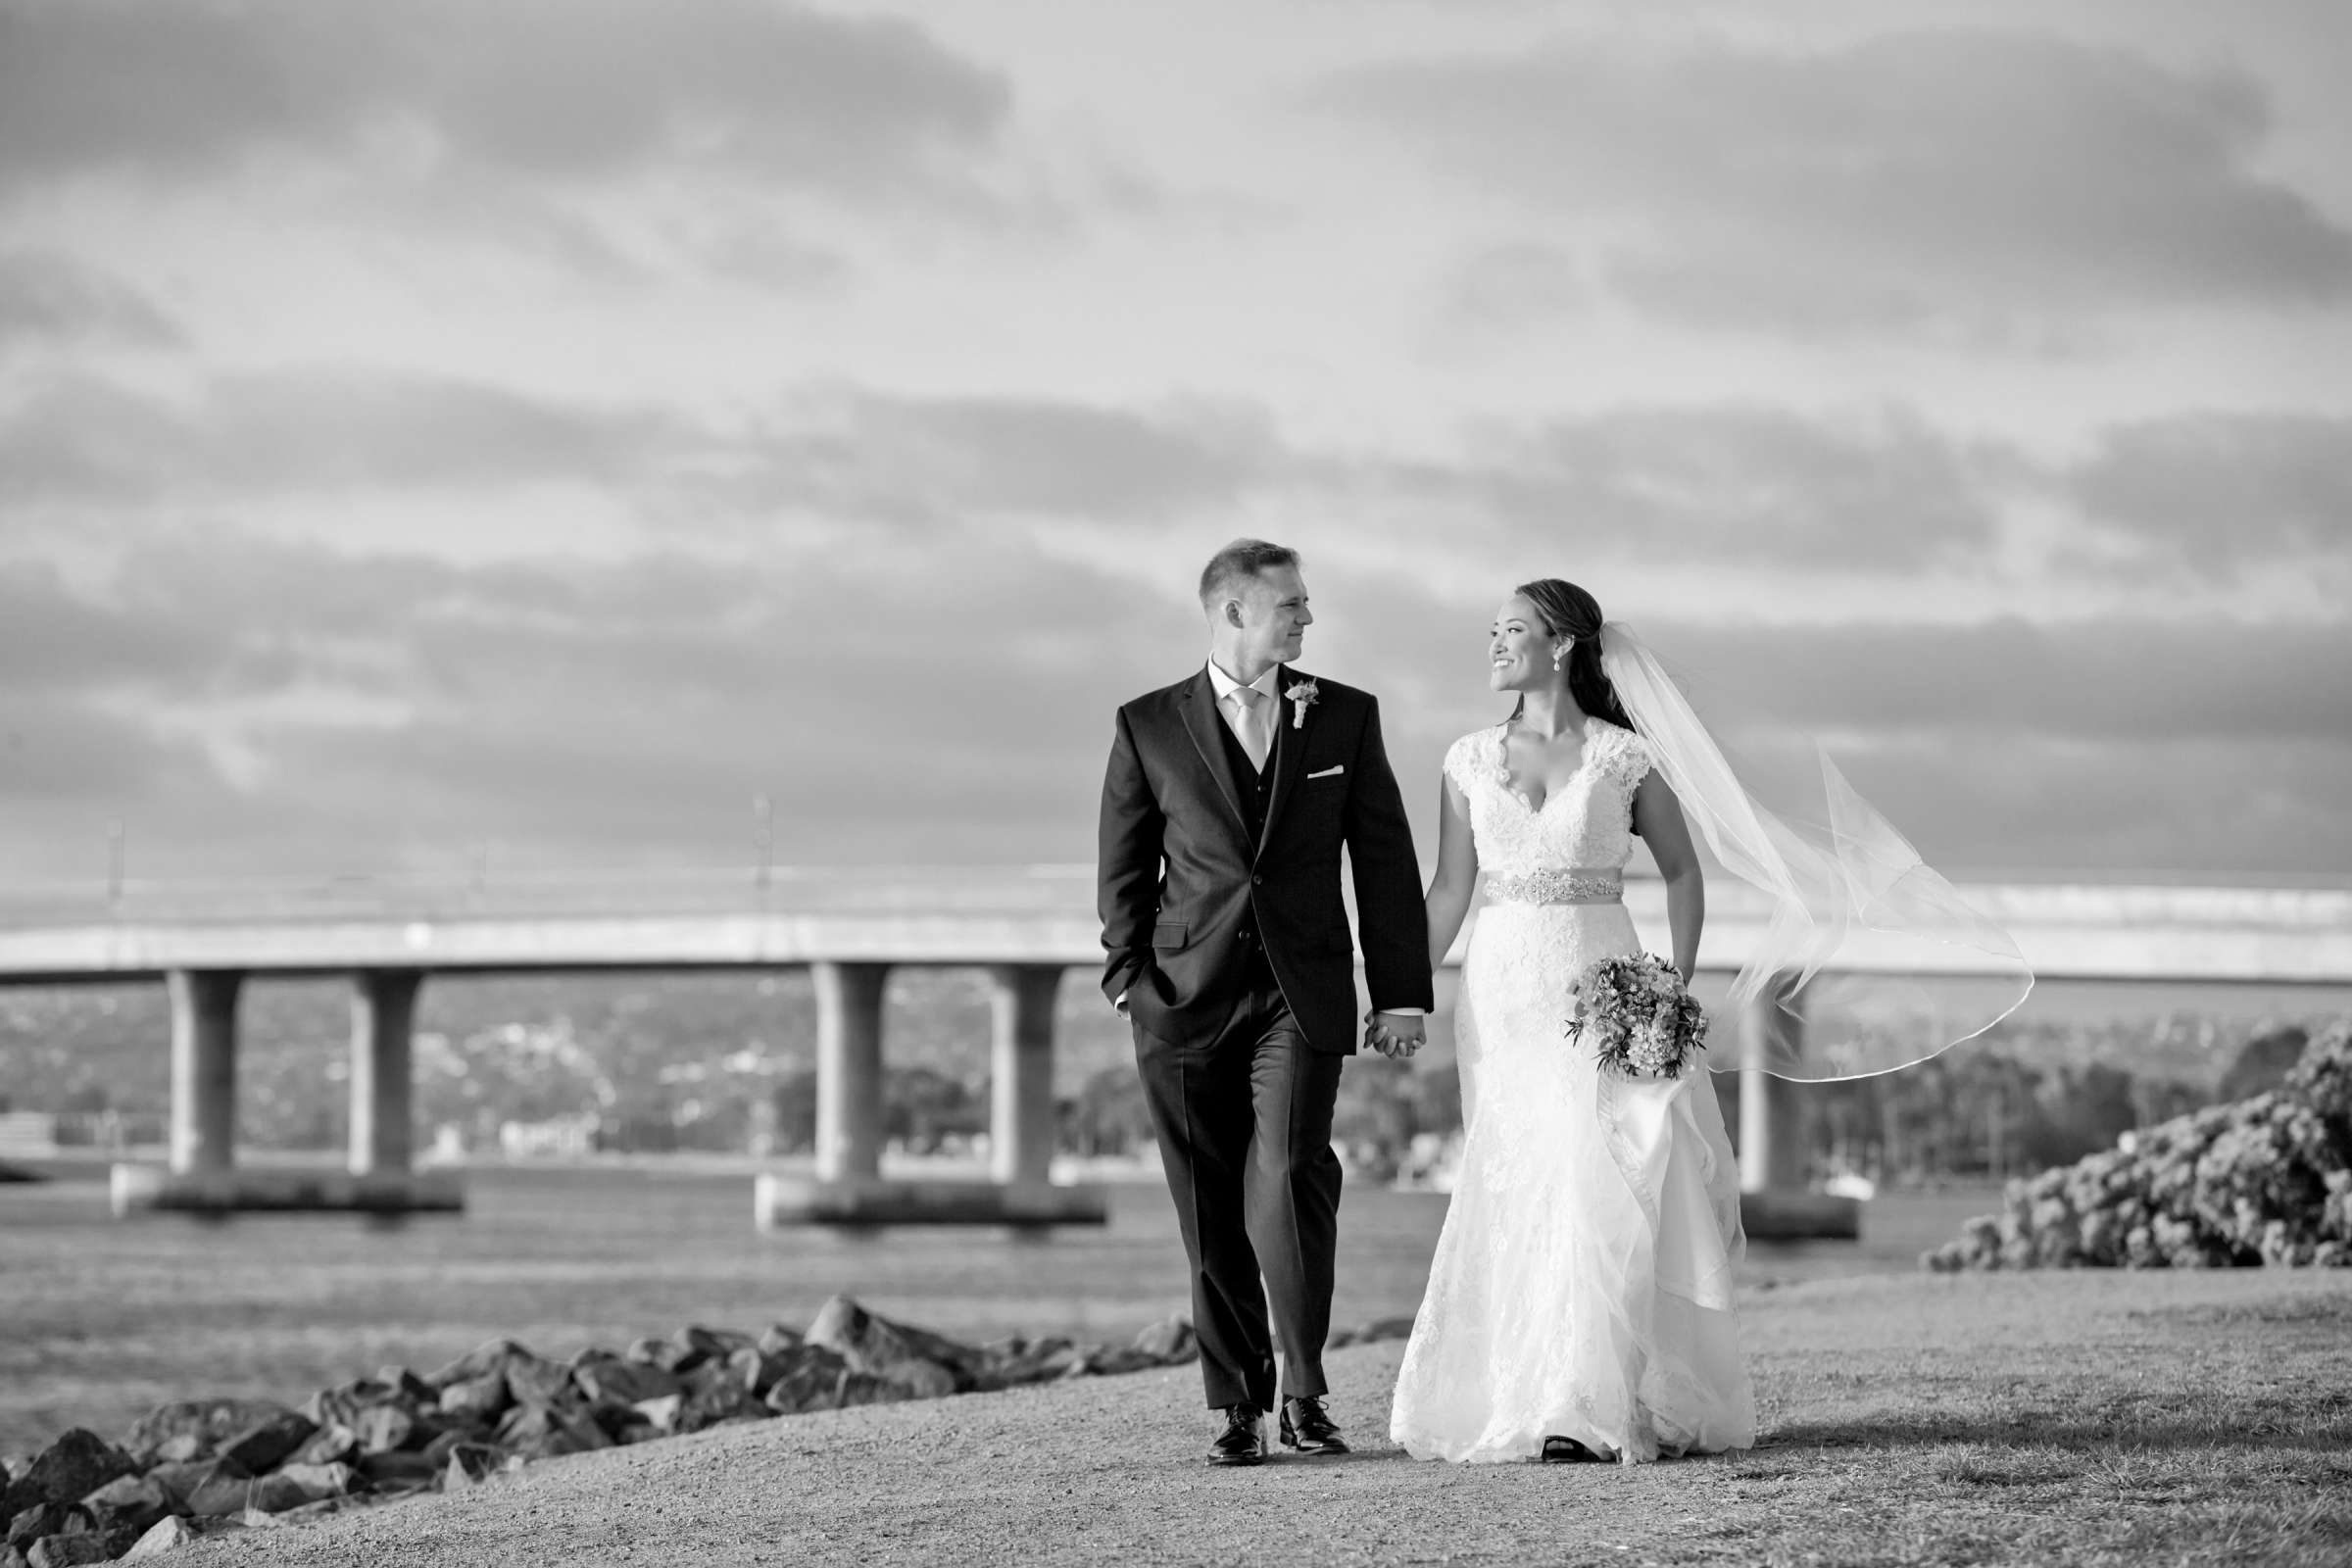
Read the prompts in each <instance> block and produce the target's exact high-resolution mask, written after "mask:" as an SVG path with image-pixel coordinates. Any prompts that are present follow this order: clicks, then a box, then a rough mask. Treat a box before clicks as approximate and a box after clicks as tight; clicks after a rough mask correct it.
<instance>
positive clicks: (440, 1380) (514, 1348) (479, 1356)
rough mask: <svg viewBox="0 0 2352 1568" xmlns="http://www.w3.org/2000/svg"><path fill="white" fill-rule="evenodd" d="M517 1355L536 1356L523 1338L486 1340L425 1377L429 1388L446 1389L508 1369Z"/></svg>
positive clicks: (424, 1381) (424, 1379)
mask: <svg viewBox="0 0 2352 1568" xmlns="http://www.w3.org/2000/svg"><path fill="white" fill-rule="evenodd" d="M515 1356H524V1357H532V1358H534V1359H535V1357H533V1356H532V1350H531V1348H530V1347H529V1346H527V1345H525V1344H523V1343H522V1342H521V1341H520V1340H503V1339H502V1340H484V1341H483V1342H482V1343H481V1344H479V1345H477V1346H475V1347H474V1348H472V1349H470V1350H467V1351H466V1353H465V1354H464V1355H461V1356H459V1357H458V1358H457V1359H456V1360H455V1361H452V1362H450V1363H449V1364H448V1365H447V1366H444V1367H441V1368H439V1369H438V1370H436V1371H433V1372H429V1373H427V1374H426V1375H425V1376H424V1378H423V1379H422V1381H423V1383H424V1384H425V1386H426V1387H428V1388H434V1389H446V1388H448V1387H449V1386H450V1385H451V1384H452V1383H465V1382H467V1381H469V1380H470V1379H473V1378H479V1377H487V1376H489V1375H490V1374H491V1373H493V1372H499V1373H503V1372H505V1371H506V1369H507V1362H508V1361H509V1360H510V1359H512V1358H514V1357H515Z"/></svg>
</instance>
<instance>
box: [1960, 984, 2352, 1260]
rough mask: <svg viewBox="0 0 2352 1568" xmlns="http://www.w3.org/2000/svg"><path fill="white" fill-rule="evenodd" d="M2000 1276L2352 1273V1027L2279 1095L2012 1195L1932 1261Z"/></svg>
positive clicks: (2128, 1143)
mask: <svg viewBox="0 0 2352 1568" xmlns="http://www.w3.org/2000/svg"><path fill="white" fill-rule="evenodd" d="M1920 1261H1921V1263H1922V1264H1923V1265H1924V1266H1925V1267H1928V1268H1931V1269H1935V1270H1937V1271H1939V1272H1958V1271H1961V1270H1964V1269H1999V1268H2230V1267H2246V1266H2252V1265H2256V1264H2269V1265H2288V1266H2300V1265H2319V1266H2327V1267H2345V1266H2352V1020H2347V1021H2344V1022H2339V1023H2337V1024H2335V1025H2333V1026H2332V1027H2330V1028H2328V1029H2327V1030H2326V1031H2324V1032H2323V1033H2322V1034H2321V1035H2320V1037H2319V1038H2318V1039H2316V1040H2314V1041H2312V1042H2310V1044H2308V1045H2307V1046H2305V1047H2304V1049H2303V1054H2302V1055H2301V1056H2300V1057H2298V1058H2297V1059H2296V1061H2295V1064H2294V1066H2293V1067H2292V1068H2291V1069H2289V1070H2288V1072H2287V1074H2286V1076H2285V1080H2284V1081H2283V1082H2282V1083H2281V1084H2280V1085H2279V1087H2278V1088H2277V1089H2275V1090H2272V1091H2270V1092H2269V1093H2267V1094H2260V1095H2255V1096H2253V1097H2251V1098H2249V1099H2245V1100H2240V1101H2237V1102H2235V1103H2230V1104H2226V1105H2212V1106H2208V1107H2207V1108H2205V1109H2203V1110H2199V1111H2194V1112H2192V1113H2190V1114H2188V1115H2185V1116H2177V1117H2175V1118H2173V1119H2172V1120H2171V1121H2167V1122H2162V1123H2159V1124H2158V1125H2156V1126H2154V1127H2150V1128H2147V1129H2145V1130H2144V1131H2140V1132H2136V1133H2127V1134H2125V1135H2124V1136H2123V1138H2122V1139H2121V1140H2119V1141H2118V1143H2117V1145H2116V1147H2115V1148H2113V1149H2109V1150H2103V1151H2101V1152H2098V1153H2095V1154H2091V1155H2089V1156H2087V1157H2086V1158H2083V1159H2081V1160H2078V1161H2076V1162H2075V1163H2074V1164H2072V1165H2066V1166H2061V1167H2059V1168H2057V1169H2054V1170H2046V1171H2043V1172H2042V1173H2041V1174H2040V1175H2038V1176H2032V1177H2024V1178H2020V1179H2018V1180H2016V1181H2012V1182H2011V1183H2010V1184H2009V1186H2008V1188H2007V1190H2006V1191H2005V1192H2004V1193H2003V1195H2002V1207H2001V1212H2000V1213H1999V1214H1997V1215H1985V1216H1983V1217H1980V1218H1977V1219H1973V1220H1970V1221H1969V1222H1968V1223H1967V1224H1966V1225H1964V1226H1963V1227H1962V1228H1961V1234H1960V1237H1959V1239H1958V1240H1957V1241H1952V1242H1946V1243H1945V1244H1944V1245H1943V1246H1941V1247H1939V1248H1936V1250H1933V1251H1931V1252H1928V1253H1926V1254H1924V1255H1923V1256H1922V1257H1921V1259H1920Z"/></svg>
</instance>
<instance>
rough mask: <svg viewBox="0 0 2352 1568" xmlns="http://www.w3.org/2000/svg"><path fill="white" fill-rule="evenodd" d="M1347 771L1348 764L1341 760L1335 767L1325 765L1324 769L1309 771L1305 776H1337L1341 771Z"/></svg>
mask: <svg viewBox="0 0 2352 1568" xmlns="http://www.w3.org/2000/svg"><path fill="white" fill-rule="evenodd" d="M1347 771H1348V764H1347V763H1346V762H1342V763H1340V764H1339V765H1338V766H1337V767H1327V768H1325V769H1324V770H1323V771H1322V772H1320V773H1309V774H1307V775H1306V776H1307V777H1308V778H1310V779H1314V778H1338V777H1339V776H1340V775H1341V774H1342V773H1345V772H1347Z"/></svg>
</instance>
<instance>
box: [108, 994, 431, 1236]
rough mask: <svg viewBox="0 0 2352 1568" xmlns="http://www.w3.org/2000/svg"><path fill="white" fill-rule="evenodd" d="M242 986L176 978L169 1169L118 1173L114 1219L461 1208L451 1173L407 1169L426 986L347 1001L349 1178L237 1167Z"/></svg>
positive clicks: (130, 1168) (126, 1168)
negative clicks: (421, 993) (415, 1029)
mask: <svg viewBox="0 0 2352 1568" xmlns="http://www.w3.org/2000/svg"><path fill="white" fill-rule="evenodd" d="M244 978H245V977H244V976H243V975H242V974H240V973H236V972H234V971H230V970H174V971H173V972H172V974H171V976H170V977H169V984H170V987H171V993H172V1153H171V1163H170V1165H169V1166H168V1167H167V1168H164V1169H160V1170H159V1169H157V1168H156V1167H154V1166H152V1165H128V1164H124V1165H117V1166H116V1167H115V1168H114V1173H113V1181H112V1197H113V1201H114V1209H115V1212H116V1213H117V1214H118V1215H123V1214H129V1213H131V1212H132V1211H134V1210H138V1209H150V1208H162V1209H192V1210H197V1211H201V1212H207V1213H228V1212H232V1211H236V1210H240V1209H361V1210H366V1211H368V1212H370V1213H408V1212H412V1211H417V1210H441V1211H448V1210H454V1209H460V1208H463V1207H464V1206H465V1194H464V1191H463V1188H462V1186H461V1184H460V1182H459V1179H458V1177H457V1176H456V1175H455V1174H454V1173H451V1172H447V1171H434V1172H427V1173H421V1174H420V1173H418V1172H417V1171H416V1170H414V1169H412V1168H411V1152H412V1148H413V1143H414V1138H413V1134H412V1133H411V1130H410V1094H409V1038H410V1026H411V1022H412V1020H413V1019H414V1017H415V1013H416V1005H417V986H418V984H419V983H420V982H421V980H422V979H423V976H422V975H420V974H418V973H417V972H415V971H413V970H409V971H393V972H386V973H370V974H367V975H363V976H362V977H361V978H360V982H359V987H358V991H357V994H356V995H355V996H354V998H353V1000H352V1037H351V1159H350V1168H349V1170H347V1171H318V1170H302V1169H291V1168H271V1169H267V1170H240V1169H238V1168H237V1165H236V1148H235V1146H236V1130H237V1119H236V1087H237V997H238V992H239V990H240V989H241V986H242V983H243V981H244Z"/></svg>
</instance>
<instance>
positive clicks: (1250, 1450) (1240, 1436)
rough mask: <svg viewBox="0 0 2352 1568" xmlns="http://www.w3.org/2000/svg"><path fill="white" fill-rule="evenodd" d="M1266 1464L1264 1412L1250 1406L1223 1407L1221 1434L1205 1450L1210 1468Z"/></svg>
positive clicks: (1230, 1405) (1254, 1406)
mask: <svg viewBox="0 0 2352 1568" xmlns="http://www.w3.org/2000/svg"><path fill="white" fill-rule="evenodd" d="M1265 1460H1266V1412H1265V1411H1263V1410H1260V1409H1259V1408H1258V1407H1257V1406H1256V1405H1254V1404H1229V1405H1227V1406H1226V1407H1225V1430H1224V1431H1222V1432H1220V1433H1218V1434H1217V1441H1216V1442H1214V1443H1212V1444H1210V1445H1209V1446H1208V1462H1209V1463H1210V1464H1263V1463H1265Z"/></svg>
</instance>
